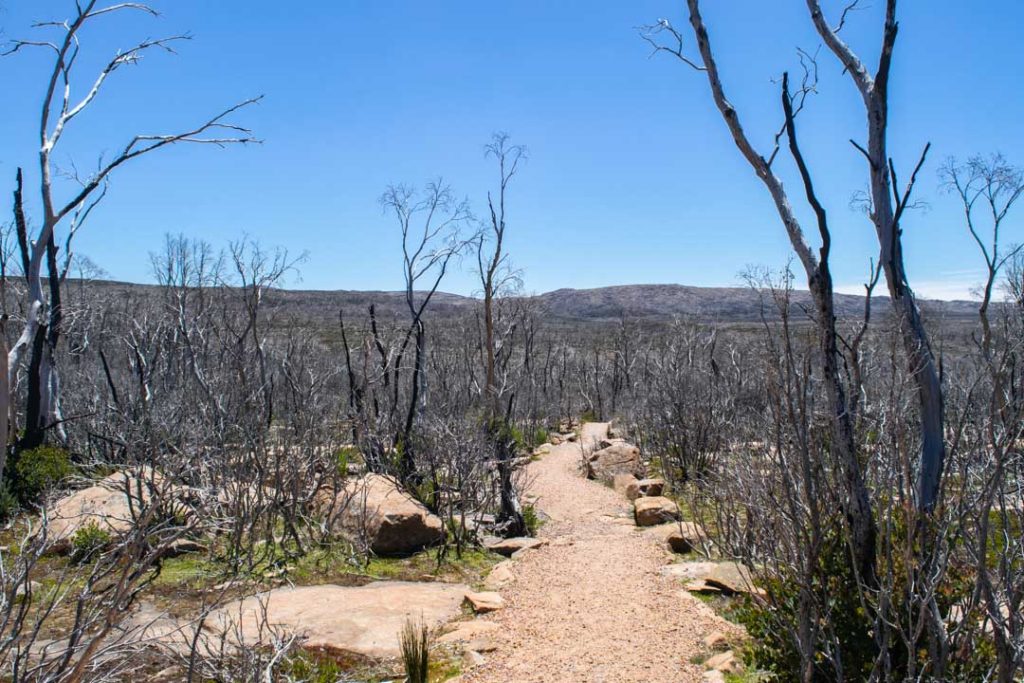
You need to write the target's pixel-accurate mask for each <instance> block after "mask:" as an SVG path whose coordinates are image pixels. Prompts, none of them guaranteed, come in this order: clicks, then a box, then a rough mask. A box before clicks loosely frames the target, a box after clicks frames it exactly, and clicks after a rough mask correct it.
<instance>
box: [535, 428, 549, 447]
mask: <svg viewBox="0 0 1024 683" xmlns="http://www.w3.org/2000/svg"><path fill="white" fill-rule="evenodd" d="M549 438H551V433H550V432H548V430H547V429H545V428H544V427H537V429H535V430H534V431H533V445H534V446H539V445H541V444H542V443H547V442H548V439H549Z"/></svg>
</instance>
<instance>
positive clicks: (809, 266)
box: [645, 0, 876, 583]
mask: <svg viewBox="0 0 1024 683" xmlns="http://www.w3.org/2000/svg"><path fill="white" fill-rule="evenodd" d="M688 5H689V10H690V24H691V26H692V27H693V31H694V35H695V36H696V39H697V48H698V53H699V57H698V58H697V59H690V58H689V57H687V56H685V55H684V53H683V51H682V44H683V39H682V35H681V34H680V33H679V32H678V31H676V29H675V28H673V27H672V25H671V24H670V23H669V22H668V21H667V20H664V19H663V20H661V21H660V22H659V24H657V25H656V26H653V27H650V29H649V30H648V32H647V33H646V34H645V37H646V38H647V40H648V41H649V42H652V43H653V44H654V45H655V49H656V50H658V51H667V52H670V53H672V54H673V55H675V56H676V57H677V58H678V59H680V60H682V61H683V62H684V63H685V64H687V65H688V66H690V67H692V68H694V69H696V70H698V71H701V72H703V73H704V74H705V75H706V76H707V79H708V83H709V85H710V87H711V96H712V98H713V100H714V102H715V105H716V107H717V108H718V110H719V112H720V113H721V115H722V118H723V119H724V120H725V123H726V125H727V126H728V128H729V132H730V133H731V135H732V138H733V141H734V142H735V144H736V146H737V148H738V149H739V151H740V153H741V154H743V157H744V158H745V159H746V160H747V162H748V163H749V164H750V166H751V167H752V168H753V169H754V172H755V174H756V175H757V177H758V178H760V180H761V182H762V183H764V185H765V187H766V188H767V189H768V192H769V194H771V197H772V200H773V201H774V203H775V208H776V211H777V212H778V214H779V218H780V219H781V220H782V224H783V226H784V227H785V229H786V233H787V235H788V236H789V241H790V244H791V245H792V247H793V250H794V251H795V252H796V255H797V258H798V259H799V260H800V263H801V265H802V266H803V269H804V272H805V274H806V277H807V286H808V288H809V289H810V291H811V295H812V297H813V299H814V304H815V308H816V311H815V313H816V323H817V327H818V331H819V343H820V346H821V352H822V363H823V368H822V370H823V377H824V381H825V383H826V385H827V392H828V396H829V401H830V406H829V408H830V414H831V420H830V423H831V429H832V436H833V439H832V457H833V458H834V460H835V463H836V465H837V467H838V469H839V471H841V472H842V473H843V477H844V485H845V492H846V500H845V510H844V512H845V513H846V515H847V519H848V521H849V524H850V530H851V533H852V546H853V555H854V559H855V565H856V568H857V571H858V574H859V575H860V576H861V577H863V578H864V579H865V580H866V581H868V582H869V583H870V582H871V581H872V577H873V575H874V571H875V535H876V529H875V520H874V515H873V512H872V510H871V502H870V499H869V496H868V490H867V486H866V484H865V481H864V474H863V471H862V467H861V464H860V459H859V457H858V452H857V447H856V443H855V439H854V429H853V418H852V411H851V409H850V403H849V396H848V392H847V388H846V386H845V383H844V381H843V378H842V375H841V371H840V367H841V364H842V356H841V354H840V350H839V334H838V331H837V329H836V315H835V307H834V301H833V282H832V273H831V270H830V267H829V257H830V254H831V245H832V238H831V233H830V230H829V225H828V216H827V213H826V211H825V208H824V206H823V204H822V203H821V201H820V200H819V198H818V196H817V193H816V191H815V188H814V182H813V179H812V176H811V172H810V170H809V168H808V166H807V163H806V161H805V160H804V156H803V154H802V152H801V150H800V146H799V142H798V138H797V132H796V119H797V114H798V113H799V112H800V110H801V109H802V108H803V105H804V102H805V100H806V97H807V95H808V94H809V93H810V92H811V91H812V90H813V88H814V86H815V80H814V79H815V77H816V72H817V67H816V64H815V63H814V62H813V60H812V59H811V58H810V57H807V56H802V60H803V63H804V66H805V72H804V79H803V82H802V84H801V87H800V88H799V89H798V90H797V92H796V93H795V94H794V93H793V92H791V91H790V87H789V76H788V74H786V75H785V76H784V77H783V79H782V109H783V114H784V123H783V125H782V128H781V130H779V132H778V133H777V134H776V136H775V141H774V147H773V149H772V150H771V152H770V154H769V155H768V156H764V155H762V154H761V153H759V152H758V151H757V150H756V149H755V147H754V145H753V143H751V141H750V139H749V138H748V136H747V134H746V132H745V131H744V129H743V126H742V124H741V123H740V118H739V114H738V112H737V111H736V109H735V107H733V105H732V103H731V102H730V101H729V100H728V98H727V97H726V94H725V87H724V85H723V82H722V77H721V74H720V73H719V70H718V65H717V63H716V62H715V57H714V53H713V51H712V48H711V40H710V37H709V35H708V31H707V28H706V26H705V25H704V19H703V17H702V16H701V13H700V3H699V2H698V0H688ZM658 34H668V35H669V36H671V38H672V39H673V44H672V45H671V46H668V47H666V46H663V45H661V44H660V43H658V42H657V40H656V37H655V36H657V35H658ZM783 137H785V138H786V140H787V142H788V148H789V152H790V155H791V156H792V159H793V162H794V163H795V165H796V167H797V170H798V171H799V174H800V179H801V181H802V184H803V188H804V192H805V195H806V200H807V203H808V204H809V205H810V207H811V209H812V210H813V212H814V215H815V218H816V222H817V229H818V234H819V238H820V242H821V246H820V247H819V249H818V254H817V255H815V253H814V251H813V249H812V247H811V245H810V243H809V242H808V240H807V237H806V235H805V233H804V230H803V227H802V225H801V224H800V221H799V219H798V218H797V216H796V213H795V212H794V210H793V205H792V203H791V201H790V199H789V196H788V194H787V192H786V190H785V188H784V187H783V183H782V180H781V178H779V176H778V175H777V174H776V173H775V170H774V168H773V166H774V164H775V162H776V161H777V159H778V153H779V151H780V147H781V144H782V139H783Z"/></svg>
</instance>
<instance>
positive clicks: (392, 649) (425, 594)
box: [206, 581, 468, 657]
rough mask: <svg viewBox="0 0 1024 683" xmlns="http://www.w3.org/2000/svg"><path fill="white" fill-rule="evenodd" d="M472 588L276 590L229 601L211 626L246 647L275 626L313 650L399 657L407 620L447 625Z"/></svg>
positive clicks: (408, 585) (385, 584)
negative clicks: (299, 638) (400, 637)
mask: <svg viewBox="0 0 1024 683" xmlns="http://www.w3.org/2000/svg"><path fill="white" fill-rule="evenodd" d="M467 590H468V587H467V586H465V585H464V584H451V583H418V582H406V581H376V582H373V583H368V584H366V585H365V586H334V585H330V584H327V585H320V586H302V587H297V588H294V587H285V588H276V589H274V590H272V591H268V592H266V593H261V594H259V595H254V596H252V597H248V598H245V599H243V600H237V601H235V602H232V603H229V604H228V605H225V606H224V607H222V608H220V609H218V610H216V611H214V612H213V613H212V614H211V615H210V617H209V618H208V619H207V621H206V623H207V624H208V627H209V628H216V629H217V630H219V631H220V632H221V633H225V634H227V636H228V637H229V638H232V639H239V640H240V641H241V642H240V644H241V645H243V646H245V647H252V646H255V645H257V644H259V643H260V641H261V640H263V641H266V640H267V639H269V638H271V637H273V635H274V634H273V633H269V632H268V629H267V628H266V625H267V624H270V625H271V627H272V629H273V630H274V631H277V633H278V634H282V633H283V634H291V635H298V636H300V637H303V638H304V640H303V642H302V646H303V647H305V648H307V649H310V650H323V651H327V652H328V653H349V654H356V655H362V656H366V657H397V656H399V654H400V651H399V644H398V634H399V632H400V631H401V630H402V627H403V626H404V625H405V622H406V620H407V619H409V618H413V619H422V620H423V623H425V624H426V625H427V626H428V627H430V628H434V627H436V626H438V625H439V624H442V623H444V622H447V621H449V620H451V619H453V618H455V617H457V616H458V615H459V614H460V612H461V605H462V602H463V599H464V598H465V595H466V592H467ZM264 605H265V611H266V615H265V617H266V619H265V621H264V614H263V612H264ZM239 634H240V638H239Z"/></svg>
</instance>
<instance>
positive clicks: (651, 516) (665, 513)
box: [633, 496, 679, 526]
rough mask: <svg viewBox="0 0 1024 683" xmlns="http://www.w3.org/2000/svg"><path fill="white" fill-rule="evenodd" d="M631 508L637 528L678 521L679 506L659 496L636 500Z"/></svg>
mask: <svg viewBox="0 0 1024 683" xmlns="http://www.w3.org/2000/svg"><path fill="white" fill-rule="evenodd" d="M633 506H634V507H633V515H634V519H635V520H636V525H637V526H654V525H655V524H664V523H665V522H673V521H675V520H678V519H679V506H678V505H676V504H675V503H674V502H672V501H671V500H669V499H668V498H662V497H661V496H653V497H649V498H637V499H636V501H635V502H634V503H633Z"/></svg>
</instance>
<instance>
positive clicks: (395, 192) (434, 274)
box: [380, 181, 470, 479]
mask: <svg viewBox="0 0 1024 683" xmlns="http://www.w3.org/2000/svg"><path fill="white" fill-rule="evenodd" d="M380 202H381V206H382V207H383V208H384V210H385V211H387V212H389V213H392V214H393V215H394V217H395V219H396V221H397V222H398V226H399V230H400V232H401V235H402V276H403V278H404V288H403V292H404V295H405V305H406V308H407V309H408V311H409V322H408V326H407V327H406V329H405V331H404V333H403V334H402V339H401V341H400V342H399V344H398V348H397V351H396V352H395V354H394V356H393V360H392V359H390V358H387V357H386V356H383V355H382V362H384V363H385V366H386V371H388V370H389V371H390V373H391V374H392V376H393V383H392V386H393V391H394V401H393V403H392V406H391V409H392V411H397V410H399V395H400V384H401V382H400V381H399V377H398V375H397V373H400V372H401V371H402V369H403V366H402V363H403V362H404V359H405V358H406V354H407V353H408V352H409V344H410V343H412V345H413V347H412V353H413V367H412V370H411V372H410V383H409V395H408V400H407V405H406V406H405V409H404V418H403V420H402V423H401V426H400V427H399V428H398V429H397V430H396V431H395V433H394V437H393V441H392V444H391V445H392V447H393V448H394V449H395V450H397V451H398V452H400V453H401V459H400V463H399V469H400V476H401V477H402V478H403V479H408V478H410V477H412V476H413V475H414V474H415V471H416V467H415V464H416V461H415V454H414V450H415V446H414V444H413V438H412V437H413V429H414V427H415V423H416V418H417V416H418V415H420V414H421V413H422V411H423V408H424V405H425V403H426V392H427V386H426V353H427V332H426V322H425V320H424V313H425V312H426V310H427V306H429V305H430V302H431V300H432V299H433V298H434V295H435V294H436V293H437V289H438V287H440V285H441V281H442V280H443V279H444V277H445V275H446V274H447V273H448V266H449V265H450V264H451V262H452V259H454V258H455V257H456V256H458V255H460V254H462V252H463V251H464V249H465V248H466V246H467V244H468V241H467V240H466V239H464V238H463V237H462V236H461V229H462V227H463V226H464V225H465V223H466V222H468V221H469V219H470V212H469V205H468V203H467V202H465V201H464V200H463V201H459V200H456V199H455V195H454V193H453V192H452V189H451V187H449V186H448V185H445V184H444V183H443V182H441V181H436V182H432V183H428V184H427V186H426V190H425V191H424V193H423V195H422V196H420V195H419V194H418V193H417V192H416V191H415V190H414V189H413V188H410V187H407V186H404V185H397V186H392V187H389V188H388V189H387V191H386V192H385V193H384V195H383V196H382V197H381V199H380ZM417 221H419V224H418V225H417V224H416V222H417ZM420 286H423V287H424V289H423V290H417V287H420Z"/></svg>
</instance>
